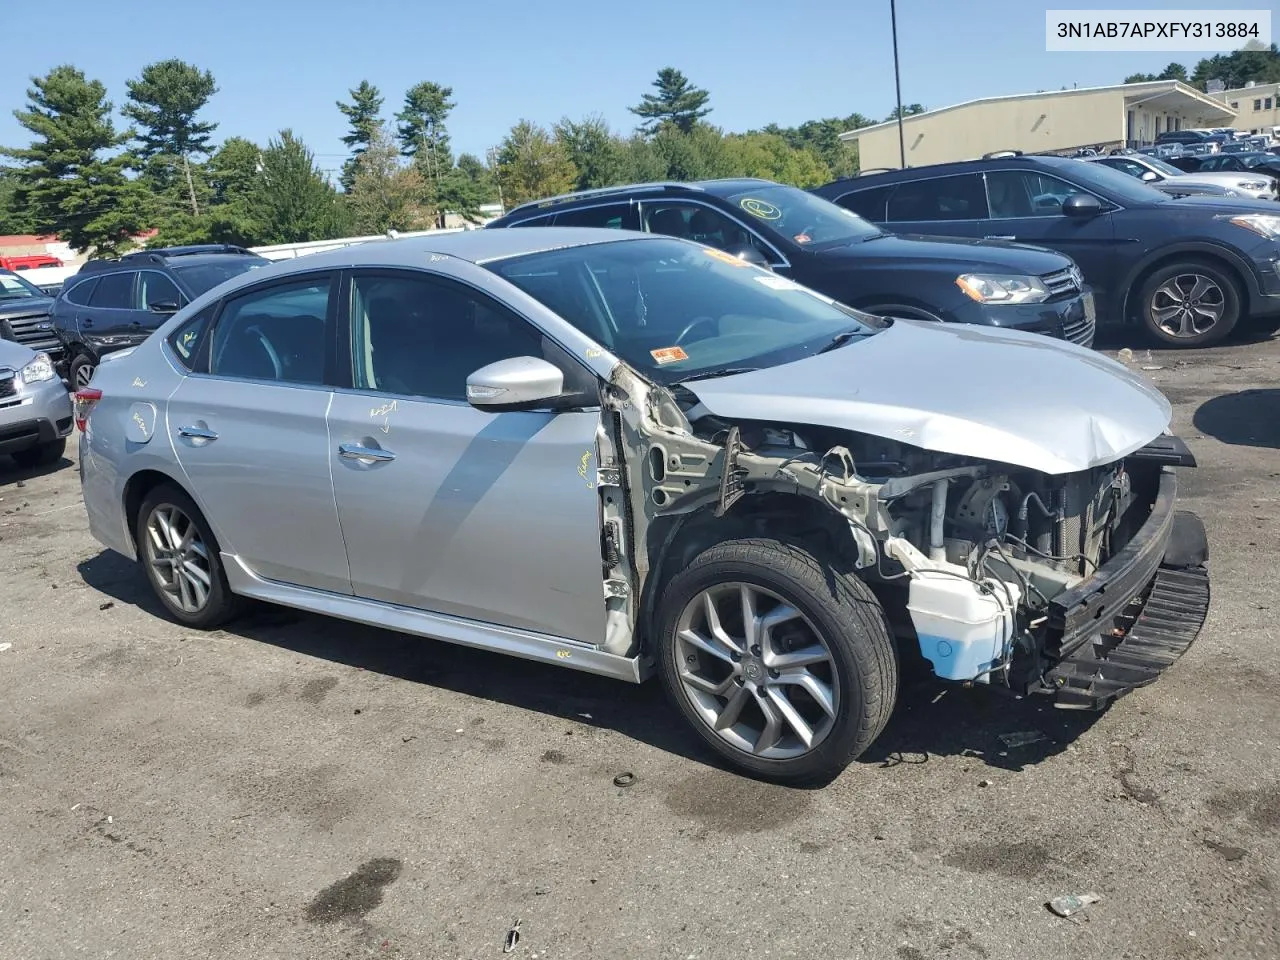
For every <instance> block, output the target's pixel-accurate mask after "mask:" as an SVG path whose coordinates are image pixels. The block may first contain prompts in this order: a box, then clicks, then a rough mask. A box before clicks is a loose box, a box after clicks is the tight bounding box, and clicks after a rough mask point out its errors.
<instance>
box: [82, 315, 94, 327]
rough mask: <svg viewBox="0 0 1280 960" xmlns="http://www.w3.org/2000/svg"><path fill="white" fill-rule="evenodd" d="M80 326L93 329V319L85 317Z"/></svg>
mask: <svg viewBox="0 0 1280 960" xmlns="http://www.w3.org/2000/svg"><path fill="white" fill-rule="evenodd" d="M80 326H82V327H92V326H93V317H85V318H84V319H83V320H81V321H80Z"/></svg>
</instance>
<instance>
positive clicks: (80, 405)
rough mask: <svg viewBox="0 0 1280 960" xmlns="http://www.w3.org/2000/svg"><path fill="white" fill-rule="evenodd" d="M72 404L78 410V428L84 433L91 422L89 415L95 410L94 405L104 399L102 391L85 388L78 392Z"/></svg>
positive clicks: (94, 388)
mask: <svg viewBox="0 0 1280 960" xmlns="http://www.w3.org/2000/svg"><path fill="white" fill-rule="evenodd" d="M71 399H72V403H73V404H74V405H75V409H76V426H77V427H78V428H79V429H80V432H81V433H83V432H84V429H85V424H86V423H88V421H89V413H90V412H91V411H92V410H93V405H94V404H95V403H97V402H98V401H99V400H101V399H102V391H101V390H99V389H97V388H96V387H85V388H83V389H82V390H77V391H76V392H75V396H73V397H72V398H71Z"/></svg>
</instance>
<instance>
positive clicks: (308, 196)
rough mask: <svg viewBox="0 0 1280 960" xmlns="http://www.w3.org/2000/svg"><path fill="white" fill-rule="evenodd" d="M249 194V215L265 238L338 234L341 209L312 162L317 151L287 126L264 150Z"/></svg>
mask: <svg viewBox="0 0 1280 960" xmlns="http://www.w3.org/2000/svg"><path fill="white" fill-rule="evenodd" d="M259 166H260V167H261V171H260V173H258V174H257V176H256V178H255V181H254V186H253V188H252V189H251V190H250V193H249V197H248V203H247V207H248V212H249V218H250V220H251V221H253V222H255V223H259V224H261V225H262V233H263V242H265V243H302V242H305V241H308V240H329V239H332V238H334V237H338V236H342V231H343V229H344V228H345V227H346V226H347V224H346V222H345V219H346V218H345V211H344V210H343V209H342V207H341V205H340V204H339V202H338V200H339V198H338V192H337V191H336V190H335V189H334V188H333V185H332V184H331V183H329V181H328V180H327V179H325V176H324V174H323V173H321V171H320V170H319V169H318V168H317V167H316V163H315V155H314V154H313V153H312V152H311V150H310V149H308V148H307V145H306V144H304V143H303V142H302V141H301V140H299V139H298V138H297V137H296V136H294V134H293V132H292V131H291V130H281V131H280V134H279V136H278V137H276V138H275V139H273V140H272V141H271V142H270V143H269V144H268V145H267V148H266V149H265V150H263V151H262V156H261V160H260V161H259Z"/></svg>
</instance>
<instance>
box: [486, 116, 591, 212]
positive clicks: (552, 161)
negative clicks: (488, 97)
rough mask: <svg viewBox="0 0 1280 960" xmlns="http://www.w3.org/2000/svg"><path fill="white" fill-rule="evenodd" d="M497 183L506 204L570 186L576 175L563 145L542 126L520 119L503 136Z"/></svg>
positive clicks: (514, 203) (521, 201)
mask: <svg viewBox="0 0 1280 960" xmlns="http://www.w3.org/2000/svg"><path fill="white" fill-rule="evenodd" d="M497 168H498V183H499V184H500V185H501V187H502V202H503V203H505V204H506V205H507V207H508V208H511V207H514V206H516V205H517V204H521V203H526V202H528V201H530V200H539V199H541V198H543V197H551V196H555V195H556V194H561V193H566V192H568V191H569V190H572V189H573V183H574V180H575V178H576V176H577V171H575V170H574V168H573V164H572V163H570V162H569V158H568V157H567V156H566V155H565V152H564V147H562V146H561V145H560V144H558V143H556V141H555V139H554V138H553V137H552V136H551V134H550V133H548V132H547V131H546V130H545V129H544V128H542V127H540V126H538V125H537V124H535V123H530V122H529V121H528V120H521V121H520V122H519V123H517V124H516V125H515V126H514V127H512V128H511V132H510V133H508V134H507V136H506V138H505V139H503V141H502V145H501V146H500V147H498V155H497Z"/></svg>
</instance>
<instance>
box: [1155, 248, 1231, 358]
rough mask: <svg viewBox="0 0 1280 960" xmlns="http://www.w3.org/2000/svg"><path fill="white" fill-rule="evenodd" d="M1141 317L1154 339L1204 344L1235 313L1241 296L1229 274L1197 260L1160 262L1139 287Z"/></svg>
mask: <svg viewBox="0 0 1280 960" xmlns="http://www.w3.org/2000/svg"><path fill="white" fill-rule="evenodd" d="M1138 296H1139V300H1138V302H1139V305H1140V310H1141V311H1142V312H1141V316H1142V322H1143V324H1144V325H1145V326H1146V328H1147V331H1148V332H1149V333H1150V334H1151V336H1153V337H1154V338H1155V339H1156V340H1159V341H1160V342H1161V343H1164V344H1168V345H1169V346H1173V347H1207V346H1210V345H1211V344H1214V343H1217V342H1218V341H1219V340H1221V339H1222V338H1223V337H1225V336H1226V335H1227V334H1229V333H1230V332H1231V331H1232V329H1233V328H1234V327H1235V325H1236V323H1237V322H1238V321H1239V319H1240V306H1241V302H1242V298H1241V295H1240V290H1239V288H1238V286H1237V284H1236V281H1235V279H1234V278H1233V277H1231V276H1230V275H1228V274H1227V273H1226V271H1224V270H1222V269H1221V268H1219V267H1217V266H1215V265H1213V264H1210V263H1203V262H1200V261H1194V260H1192V261H1185V262H1182V263H1173V264H1170V265H1168V266H1166V267H1161V268H1160V269H1159V270H1157V271H1155V272H1154V273H1153V274H1151V276H1149V277H1147V279H1146V282H1145V283H1143V285H1142V291H1141V292H1140V293H1139V295H1138Z"/></svg>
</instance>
